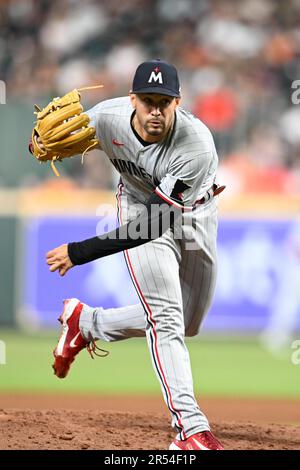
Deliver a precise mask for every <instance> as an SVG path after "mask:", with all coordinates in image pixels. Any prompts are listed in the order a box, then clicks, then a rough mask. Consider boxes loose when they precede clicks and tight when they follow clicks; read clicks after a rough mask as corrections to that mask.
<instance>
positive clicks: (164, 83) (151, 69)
mask: <svg viewBox="0 0 300 470" xmlns="http://www.w3.org/2000/svg"><path fill="white" fill-rule="evenodd" d="M132 93H158V94H160V95H167V96H175V97H180V85H179V79H178V74H177V70H176V68H175V67H174V65H171V64H168V63H167V62H164V61H162V60H160V59H156V60H150V61H148V62H143V63H142V64H140V65H139V66H138V68H137V69H136V72H135V75H134V78H133V83H132Z"/></svg>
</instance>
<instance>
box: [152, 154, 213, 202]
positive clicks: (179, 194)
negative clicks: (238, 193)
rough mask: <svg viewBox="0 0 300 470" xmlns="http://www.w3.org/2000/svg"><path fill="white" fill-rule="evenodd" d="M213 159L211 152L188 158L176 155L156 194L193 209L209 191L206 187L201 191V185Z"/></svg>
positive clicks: (168, 200) (167, 200)
mask: <svg viewBox="0 0 300 470" xmlns="http://www.w3.org/2000/svg"><path fill="white" fill-rule="evenodd" d="M211 159H212V154H211V152H205V153H201V154H196V155H194V156H191V157H189V159H188V160H187V159H184V158H182V157H176V159H174V161H173V162H172V163H171V164H170V166H169V168H168V172H167V174H166V175H165V177H164V178H163V179H162V181H161V183H160V184H159V186H157V187H156V189H155V192H156V194H158V195H159V196H160V197H161V198H162V199H164V200H165V201H166V202H168V203H169V204H172V205H174V206H176V207H181V208H183V209H185V210H191V209H192V208H193V205H194V204H195V202H196V200H198V199H199V198H200V199H201V197H202V196H204V194H205V192H206V191H207V189H206V188H205V189H204V190H203V191H202V192H201V187H202V184H203V182H204V181H205V178H206V175H207V172H208V170H209V166H210V163H211ZM202 193H203V194H202Z"/></svg>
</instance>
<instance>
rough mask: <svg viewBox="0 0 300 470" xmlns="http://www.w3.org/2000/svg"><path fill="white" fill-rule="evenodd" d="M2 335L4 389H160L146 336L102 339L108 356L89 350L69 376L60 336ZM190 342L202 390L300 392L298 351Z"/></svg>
mask: <svg viewBox="0 0 300 470" xmlns="http://www.w3.org/2000/svg"><path fill="white" fill-rule="evenodd" d="M0 340H2V341H4V342H5V344H6V365H0V393H1V392H3V393H4V392H8V391H14V392H16V391H17V392H25V391H26V392H45V393H51V392H56V393H57V392H61V393H67V392H80V393H103V394H108V393H110V394H123V393H145V394H158V393H160V388H159V385H158V382H157V380H156V378H155V375H154V372H153V370H152V365H151V361H150V356H149V352H148V349H147V345H146V341H145V340H144V339H138V340H129V341H123V342H119V343H105V344H104V343H102V344H101V346H103V347H104V349H106V348H107V349H108V350H109V351H110V355H109V356H108V357H107V358H104V359H101V358H95V360H91V359H90V358H89V356H88V354H87V352H86V351H83V352H82V353H81V354H80V355H79V356H78V358H77V360H76V363H75V364H74V365H73V367H72V371H71V374H70V376H69V377H68V378H67V379H65V380H59V379H57V378H56V377H55V376H54V375H53V374H52V369H51V364H52V350H53V348H54V346H55V345H56V336H54V335H52V334H50V333H49V334H43V335H41V334H40V333H39V334H35V335H24V334H17V333H15V332H10V331H4V332H3V331H2V332H1V333H0ZM187 343H188V347H189V350H190V355H191V361H192V366H193V375H194V385H195V390H196V393H201V394H203V395H215V396H218V395H219V396H236V395H239V396H244V397H246V396H265V397H266V396H269V397H290V398H298V397H299V391H300V365H298V366H296V365H293V364H292V362H291V358H290V356H291V352H292V350H291V352H289V351H287V352H286V354H285V355H284V356H283V357H281V358H280V359H279V358H274V357H272V356H271V355H270V354H269V353H268V352H266V351H265V350H264V349H263V348H262V347H261V346H260V344H259V343H258V342H257V341H255V340H251V339H241V338H226V339H224V338H223V337H222V338H219V339H218V338H210V337H206V336H205V337H200V338H197V339H192V340H189V341H187Z"/></svg>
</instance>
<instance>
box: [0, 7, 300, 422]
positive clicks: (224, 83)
mask: <svg viewBox="0 0 300 470" xmlns="http://www.w3.org/2000/svg"><path fill="white" fill-rule="evenodd" d="M299 25H300V1H299V0H286V1H284V2H283V1H280V0H240V1H236V0H226V1H222V0H159V1H158V0H122V1H119V0H110V1H108V2H107V1H104V0H98V1H97V0H85V1H84V2H83V1H79V0H59V1H58V0H52V1H50V0H40V1H39V2H36V1H34V0H10V1H5V0H4V1H3V0H2V1H1V2H0V31H1V35H0V80H1V87H0V90H1V91H0V92H1V93H2V95H1V96H0V103H1V104H0V135H1V138H0V142H1V147H0V148H1V158H0V201H1V202H0V233H1V244H0V258H1V271H0V299H1V303H0V326H1V333H0V340H1V341H3V343H1V344H2V346H3V347H2V349H5V351H6V365H4V364H0V392H10V393H11V392H18V393H21V392H30V391H35V392H41V393H42V392H51V391H55V392H56V393H58V392H81V393H89V392H95V393H111V394H121V393H123V392H124V393H154V394H156V393H157V394H158V393H159V389H158V384H157V383H156V380H155V377H154V374H153V372H152V370H151V365H150V361H149V358H148V353H147V348H146V344H145V342H144V341H142V340H136V341H129V342H126V343H119V344H114V345H108V349H109V350H110V351H111V352H112V354H111V355H110V357H109V358H108V359H106V360H103V361H100V364H95V363H94V362H92V361H88V358H86V357H80V358H79V360H78V364H76V367H74V371H72V374H71V376H70V379H68V380H67V381H65V382H63V383H62V382H60V381H58V380H56V379H55V378H54V377H52V376H51V371H50V364H51V361H52V359H51V351H52V349H53V347H54V346H55V343H56V335H57V332H58V323H57V317H58V313H59V311H60V310H61V301H62V299H63V298H67V297H73V296H76V297H79V298H80V299H81V300H83V301H85V302H86V303H89V304H91V305H102V306H104V307H105V306H118V305H126V304H127V303H128V302H136V301H137V299H136V295H135V292H134V290H133V288H132V286H131V283H130V280H129V278H128V275H127V271H126V268H125V264H124V262H123V258H122V255H120V256H114V257H110V258H107V259H104V260H102V261H99V262H94V263H91V264H89V265H86V266H83V267H81V268H76V269H74V270H72V271H71V272H70V273H69V274H68V275H67V276H66V278H64V279H60V278H59V277H58V276H56V275H53V274H50V273H49V272H48V270H47V268H46V265H45V262H44V257H45V252H46V251H47V250H49V249H50V248H53V247H55V246H57V245H59V244H61V243H64V242H68V241H74V240H79V239H81V238H84V237H89V236H93V235H94V234H95V233H96V229H97V226H98V227H99V225H98V224H99V223H101V220H103V212H101V211H102V209H103V204H106V205H107V206H106V210H107V211H108V210H109V207H110V206H111V205H114V191H115V188H116V181H117V175H116V174H115V173H114V170H113V168H112V166H111V165H110V164H109V163H108V160H107V159H106V158H105V156H104V155H103V154H102V153H101V152H99V151H93V152H91V153H90V154H89V155H88V156H86V157H85V159H84V163H83V165H82V164H81V160H80V158H74V159H71V160H70V161H66V162H64V163H63V164H62V165H58V169H59V171H60V173H61V176H60V178H57V177H56V176H55V175H54V174H53V172H52V171H51V168H50V167H49V166H47V165H39V164H38V163H37V162H36V161H34V159H33V158H32V156H30V155H29V153H28V150H27V146H28V140H29V136H30V133H31V129H32V126H33V121H34V116H33V103H37V104H39V105H45V104H46V103H47V102H48V101H49V100H50V99H52V98H53V97H54V96H61V95H62V94H64V93H65V92H67V91H69V90H70V89H73V88H75V87H83V86H89V85H95V84H99V83H102V84H104V88H103V89H102V90H100V91H99V90H94V91H90V92H87V93H86V94H85V95H84V105H85V107H86V108H87V107H90V106H93V105H94V104H95V103H97V102H99V101H101V100H104V99H107V98H111V97H115V96H122V95H126V94H127V93H128V91H129V89H130V86H131V79H132V76H133V73H134V71H135V69H136V66H137V65H138V64H139V63H140V62H142V61H143V60H147V59H151V58H158V57H159V58H162V59H164V60H167V61H170V62H172V63H174V64H175V65H176V66H177V68H178V70H179V73H180V77H181V82H182V83H181V84H182V94H183V102H182V105H183V107H185V108H186V109H188V110H190V111H192V112H193V113H194V114H195V115H196V116H198V117H199V118H200V119H201V120H203V121H204V122H205V123H206V124H207V125H208V126H209V128H210V129H211V131H212V132H213V135H214V137H215V140H216V145H217V149H218V153H219V157H220V171H219V181H220V182H221V183H222V184H226V185H227V189H226V191H225V193H223V194H222V196H221V197H220V201H219V205H220V226H219V265H220V267H219V269H220V272H219V279H218V285H217V290H216V297H215V302H214V305H213V308H212V310H211V312H210V313H209V315H208V317H207V319H206V321H205V323H204V326H203V332H202V333H201V335H200V336H199V337H198V338H196V339H193V340H192V341H189V347H190V351H191V357H192V362H193V366H194V376H195V387H196V390H197V392H201V393H202V394H204V395H205V394H207V395H226V396H233V397H234V396H265V397H283V398H292V397H293V398H298V396H299V386H300V378H299V367H300V365H298V367H297V363H298V362H300V355H298V356H297V355H296V352H297V351H296V349H293V346H294V347H295V348H296V347H297V343H293V341H294V340H297V335H298V338H299V335H300V332H299V325H300V220H299V208H300V194H299V183H300V126H299V122H300V105H299V104H298V105H297V104H296V103H295V100H294V104H293V100H292V96H293V93H296V91H297V90H296V89H295V88H293V86H295V81H296V80H299V79H300V28H299ZM294 96H295V95H294ZM101 208H102V209H101ZM110 217H111V222H112V223H114V222H115V219H116V214H115V213H113V212H111V215H110ZM293 354H294V358H295V360H294V364H293V362H292V357H293ZM82 356H84V355H82ZM203 359H204V360H203ZM298 359H299V361H298ZM0 362H1V361H0ZM2 362H5V361H4V355H3V353H2ZM125 366H126V367H125ZM0 402H1V397H0ZM278 413H280V410H278Z"/></svg>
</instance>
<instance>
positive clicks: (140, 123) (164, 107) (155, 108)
mask: <svg viewBox="0 0 300 470" xmlns="http://www.w3.org/2000/svg"><path fill="white" fill-rule="evenodd" d="M130 98H131V103H132V105H133V107H134V108H135V110H136V114H135V117H134V120H133V126H134V128H135V130H136V131H137V133H138V134H139V135H140V136H141V137H142V139H144V140H145V141H146V142H158V141H159V140H161V139H162V138H164V137H165V135H166V134H167V133H168V131H169V130H170V128H171V127H172V124H173V121H174V112H175V109H176V108H177V106H178V104H179V102H180V98H174V97H172V96H166V95H159V94H156V93H139V94H138V95H137V94H134V93H131V94H130Z"/></svg>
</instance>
